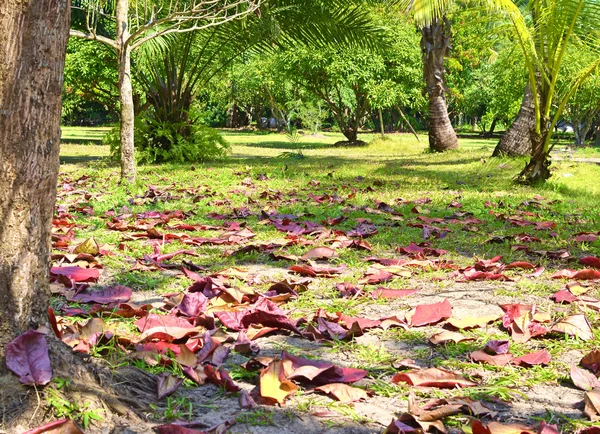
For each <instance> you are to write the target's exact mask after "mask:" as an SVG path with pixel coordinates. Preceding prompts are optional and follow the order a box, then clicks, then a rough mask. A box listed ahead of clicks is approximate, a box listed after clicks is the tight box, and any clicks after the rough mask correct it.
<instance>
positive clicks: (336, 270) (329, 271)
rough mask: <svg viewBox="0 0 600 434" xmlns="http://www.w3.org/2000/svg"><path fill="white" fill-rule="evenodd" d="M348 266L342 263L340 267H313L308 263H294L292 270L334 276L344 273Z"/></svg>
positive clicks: (307, 273)
mask: <svg viewBox="0 0 600 434" xmlns="http://www.w3.org/2000/svg"><path fill="white" fill-rule="evenodd" d="M346 268H347V265H345V264H342V265H340V266H338V267H311V266H308V265H292V266H291V267H290V271H292V272H294V273H298V274H301V275H304V276H311V277H317V276H323V277H332V276H333V275H336V274H340V273H342V272H343V271H344V270H345V269H346Z"/></svg>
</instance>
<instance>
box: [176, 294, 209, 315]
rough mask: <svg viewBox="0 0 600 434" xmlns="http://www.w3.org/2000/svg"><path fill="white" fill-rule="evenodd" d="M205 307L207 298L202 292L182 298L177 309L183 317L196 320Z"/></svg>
mask: <svg viewBox="0 0 600 434" xmlns="http://www.w3.org/2000/svg"><path fill="white" fill-rule="evenodd" d="M207 306H208V298H206V296H205V295H204V294H203V293H202V292H192V293H188V294H185V295H184V296H183V298H182V299H181V303H179V305H178V306H177V308H178V310H179V312H181V313H182V314H183V315H185V316H188V317H192V318H196V317H197V316H198V315H199V314H201V313H202V312H204V311H206V307H207Z"/></svg>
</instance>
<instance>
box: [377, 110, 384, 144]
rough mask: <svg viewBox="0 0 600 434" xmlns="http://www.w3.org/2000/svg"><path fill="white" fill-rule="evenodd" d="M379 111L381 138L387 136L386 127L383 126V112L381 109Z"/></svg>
mask: <svg viewBox="0 0 600 434" xmlns="http://www.w3.org/2000/svg"><path fill="white" fill-rule="evenodd" d="M378 111H379V132H380V133H381V137H383V136H385V127H384V126H383V113H382V112H381V107H379V109H378Z"/></svg>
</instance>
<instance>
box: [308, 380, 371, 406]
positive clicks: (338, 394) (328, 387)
mask: <svg viewBox="0 0 600 434" xmlns="http://www.w3.org/2000/svg"><path fill="white" fill-rule="evenodd" d="M315 390H319V391H321V392H323V393H327V394H328V395H333V396H334V397H335V399H337V400H338V401H340V402H341V403H345V404H347V403H349V402H356V401H360V400H362V399H367V398H368V397H369V395H368V393H367V392H366V391H365V390H363V389H361V388H359V387H353V386H349V385H347V384H344V383H330V384H325V385H323V386H319V387H315Z"/></svg>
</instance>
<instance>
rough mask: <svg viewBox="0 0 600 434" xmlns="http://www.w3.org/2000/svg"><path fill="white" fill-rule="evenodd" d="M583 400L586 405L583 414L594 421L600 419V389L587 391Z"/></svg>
mask: <svg viewBox="0 0 600 434" xmlns="http://www.w3.org/2000/svg"><path fill="white" fill-rule="evenodd" d="M583 402H584V405H585V407H584V409H583V414H584V415H586V416H587V417H588V418H590V420H592V421H597V420H600V389H593V390H590V391H588V392H585V395H584V397H583Z"/></svg>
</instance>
